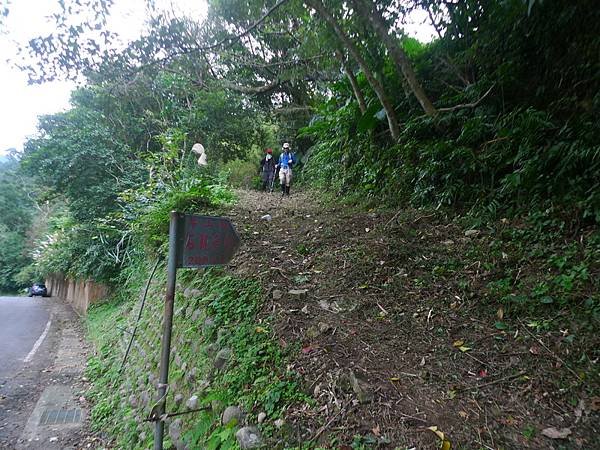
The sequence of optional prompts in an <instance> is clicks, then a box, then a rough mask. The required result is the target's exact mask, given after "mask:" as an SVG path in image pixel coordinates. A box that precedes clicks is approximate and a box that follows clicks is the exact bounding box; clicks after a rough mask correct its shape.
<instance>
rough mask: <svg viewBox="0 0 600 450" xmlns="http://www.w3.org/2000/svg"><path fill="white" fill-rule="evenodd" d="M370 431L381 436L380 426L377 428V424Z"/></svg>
mask: <svg viewBox="0 0 600 450" xmlns="http://www.w3.org/2000/svg"><path fill="white" fill-rule="evenodd" d="M371 431H372V432H373V434H374V435H375V436H377V437H379V436H381V428H379V425H376V426H375V427H374V428H373V429H372V430H371Z"/></svg>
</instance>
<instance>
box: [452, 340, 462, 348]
mask: <svg viewBox="0 0 600 450" xmlns="http://www.w3.org/2000/svg"><path fill="white" fill-rule="evenodd" d="M452 345H453V346H455V347H461V346H463V345H465V341H463V340H462V339H459V340H458V341H454V342H453V343H452Z"/></svg>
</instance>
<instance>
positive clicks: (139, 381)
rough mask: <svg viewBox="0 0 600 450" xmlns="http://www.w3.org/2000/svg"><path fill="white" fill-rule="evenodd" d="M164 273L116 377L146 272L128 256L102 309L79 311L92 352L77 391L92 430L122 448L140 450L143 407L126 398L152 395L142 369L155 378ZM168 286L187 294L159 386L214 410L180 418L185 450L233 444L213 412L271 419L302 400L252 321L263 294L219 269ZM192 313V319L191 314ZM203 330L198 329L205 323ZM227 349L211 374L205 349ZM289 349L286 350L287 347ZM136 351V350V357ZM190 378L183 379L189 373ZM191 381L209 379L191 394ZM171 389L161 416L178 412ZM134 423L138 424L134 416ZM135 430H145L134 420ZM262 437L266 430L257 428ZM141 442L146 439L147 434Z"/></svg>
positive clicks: (268, 334)
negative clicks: (229, 410)
mask: <svg viewBox="0 0 600 450" xmlns="http://www.w3.org/2000/svg"><path fill="white" fill-rule="evenodd" d="M164 272H165V269H164V267H161V268H159V270H158V271H157V273H156V276H155V280H154V283H153V284H152V287H151V289H150V292H149V295H148V298H147V304H146V308H145V310H144V312H143V314H142V319H141V321H140V322H139V323H138V330H137V338H136V340H135V343H134V346H133V347H132V351H131V354H130V356H129V359H128V362H127V364H126V366H125V368H124V371H123V374H122V375H121V377H119V376H118V371H119V368H120V365H121V359H122V353H121V352H115V351H114V349H115V348H119V342H121V343H122V344H123V345H125V344H124V343H125V342H126V340H127V339H128V338H129V334H128V333H125V332H123V331H122V330H124V329H126V330H130V329H132V327H133V326H134V322H133V319H134V317H136V316H137V313H138V305H137V301H135V300H134V299H135V298H136V297H137V293H138V292H140V290H141V289H142V287H143V286H144V284H145V282H146V280H145V278H146V277H147V276H148V274H149V268H148V267H147V264H146V263H144V262H143V260H142V259H136V260H135V261H134V262H133V263H132V265H130V266H129V267H128V268H127V269H125V270H123V271H122V273H121V275H120V280H119V282H120V284H121V285H122V288H121V289H120V290H119V291H118V292H116V294H115V298H114V299H113V300H111V301H109V302H108V303H106V304H102V305H95V306H93V307H92V308H91V309H90V311H89V314H88V334H89V336H90V338H91V339H92V340H93V341H94V343H95V346H96V350H97V351H96V355H95V356H94V357H93V358H91V359H90V360H89V362H88V369H87V375H88V376H89V377H90V379H91V380H93V387H92V389H91V390H90V391H89V393H88V394H87V396H88V397H89V399H90V400H91V402H92V404H93V408H92V425H93V427H94V428H96V429H102V430H104V431H105V432H108V433H110V434H111V435H112V436H115V438H116V439H117V445H118V446H120V447H122V448H131V449H138V448H140V449H141V448H147V447H148V445H150V442H149V440H148V439H149V438H148V433H146V436H147V437H146V438H145V439H143V438H140V437H139V435H140V431H139V430H140V428H139V425H138V422H137V421H138V420H139V417H145V416H146V415H147V413H148V410H149V408H150V406H145V407H144V406H141V405H136V406H132V405H131V403H130V402H129V398H130V397H131V396H134V397H136V398H139V393H140V392H142V391H146V392H152V393H154V391H155V386H154V385H153V384H152V383H151V382H150V380H149V376H150V373H156V372H157V361H158V352H159V350H158V347H159V341H160V336H159V331H160V326H159V325H160V323H159V322H160V321H159V322H157V320H156V317H158V316H160V315H161V314H162V305H163V301H162V297H163V286H164V283H165V274H164ZM178 280H179V281H178V283H179V284H180V285H182V286H184V287H186V288H188V290H189V289H195V290H196V291H195V292H198V293H199V294H196V295H195V296H193V297H190V296H183V295H181V293H180V292H178V293H177V296H176V301H175V303H176V313H175V317H174V326H173V338H172V343H173V347H172V352H173V356H175V355H177V358H180V360H179V362H175V361H177V358H174V360H173V361H172V362H171V365H170V375H169V381H170V383H173V386H175V385H176V386H177V392H179V393H183V395H184V398H187V397H189V396H190V395H192V394H197V395H199V400H200V403H201V405H214V404H215V403H217V404H218V405H221V407H219V406H218V405H217V406H215V407H214V409H213V408H211V409H209V410H206V411H201V412H198V413H195V414H190V415H184V416H181V418H182V419H183V427H182V431H183V433H182V435H183V436H184V439H185V440H186V442H187V443H188V445H190V446H191V447H192V448H215V449H225V448H237V443H236V439H235V431H236V429H235V428H234V427H233V424H232V425H230V426H225V427H224V426H222V425H221V422H220V412H221V408H223V407H225V406H227V405H240V406H242V407H243V409H244V410H245V411H246V412H247V413H248V414H250V415H255V414H257V413H258V412H259V411H265V412H266V413H267V414H268V416H269V417H270V418H271V419H276V418H277V417H279V416H280V415H281V414H282V412H283V411H284V410H285V408H287V407H288V406H289V405H290V404H293V403H297V402H304V401H307V398H306V396H305V395H304V394H303V393H302V392H301V390H300V378H299V375H298V374H296V373H294V372H292V371H289V370H287V369H286V359H287V357H288V355H287V354H286V353H285V352H284V350H283V349H281V348H280V346H279V344H278V342H277V340H276V339H275V336H274V334H273V333H272V331H271V330H270V328H271V325H270V321H269V320H268V319H267V318H261V319H259V318H258V316H257V315H258V312H259V311H260V309H261V308H262V303H263V300H264V293H263V292H262V291H261V289H260V288H259V286H258V284H257V283H256V282H255V281H252V280H243V279H238V278H235V277H232V276H230V275H226V274H225V273H223V271H222V270H217V269H214V270H206V271H203V272H198V271H195V270H180V271H179V273H178ZM191 310H194V311H201V315H198V314H197V312H195V314H191ZM209 317H210V319H211V323H212V324H213V325H212V326H206V324H205V321H206V319H207V318H209ZM215 345H217V346H218V348H229V349H230V350H231V359H230V360H229V361H228V363H227V366H226V368H225V369H224V370H216V369H214V368H213V358H214V355H213V357H208V353H207V352H208V347H209V346H213V347H214V346H215ZM293 349H294V350H297V349H296V348H293ZM142 351H143V352H144V353H143V354H142V353H141V352H142ZM191 370H193V371H194V372H195V373H196V375H195V376H194V377H193V378H189V374H190V371H191ZM199 380H210V383H209V386H208V387H206V388H202V389H201V391H197V390H196V389H198V383H199V382H200V381H199ZM174 395H175V392H170V393H169V395H168V398H167V410H168V411H170V412H177V411H181V410H182V409H180V408H179V407H178V406H177V405H176V404H175V403H174V402H173V397H174ZM136 417H137V418H138V419H136ZM144 430H145V431H148V430H149V427H147V424H144ZM262 431H263V434H264V435H266V436H269V435H270V434H271V433H272V432H273V431H274V430H272V429H270V428H265V429H263V430H262ZM150 439H151V438H150Z"/></svg>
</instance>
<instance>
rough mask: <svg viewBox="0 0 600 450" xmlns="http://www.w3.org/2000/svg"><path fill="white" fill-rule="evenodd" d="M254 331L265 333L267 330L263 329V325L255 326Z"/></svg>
mask: <svg viewBox="0 0 600 450" xmlns="http://www.w3.org/2000/svg"><path fill="white" fill-rule="evenodd" d="M256 332H257V333H266V332H267V330H265V329H264V328H263V327H256Z"/></svg>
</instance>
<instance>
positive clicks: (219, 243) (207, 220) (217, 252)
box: [178, 215, 240, 267]
mask: <svg viewBox="0 0 600 450" xmlns="http://www.w3.org/2000/svg"><path fill="white" fill-rule="evenodd" d="M182 219H183V233H181V238H180V246H179V250H180V251H179V254H180V255H181V256H180V258H179V264H178V266H179V267H206V266H217V265H223V264H227V263H228V262H229V261H230V260H231V258H232V257H233V255H234V254H235V252H236V251H237V249H238V248H239V246H240V238H239V236H238V234H237V232H236V231H235V229H234V228H233V225H232V224H231V222H230V221H229V219H226V218H223V217H210V216H192V215H186V216H184V217H183V218H182Z"/></svg>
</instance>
